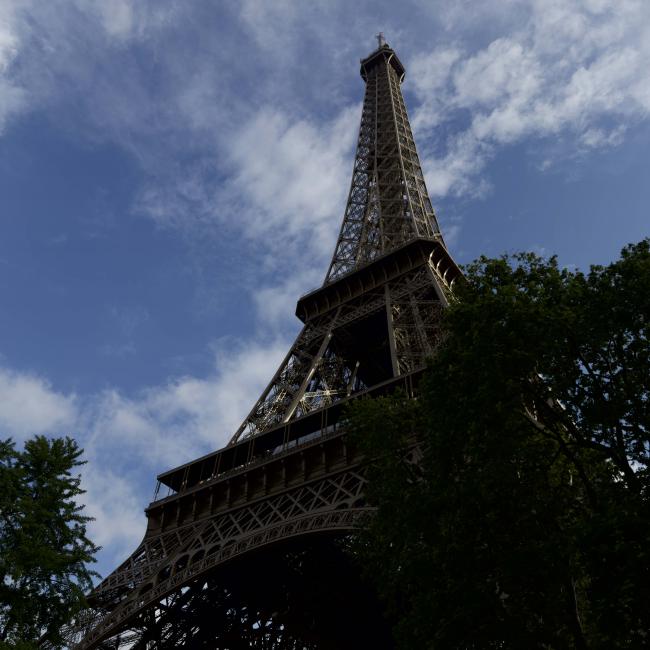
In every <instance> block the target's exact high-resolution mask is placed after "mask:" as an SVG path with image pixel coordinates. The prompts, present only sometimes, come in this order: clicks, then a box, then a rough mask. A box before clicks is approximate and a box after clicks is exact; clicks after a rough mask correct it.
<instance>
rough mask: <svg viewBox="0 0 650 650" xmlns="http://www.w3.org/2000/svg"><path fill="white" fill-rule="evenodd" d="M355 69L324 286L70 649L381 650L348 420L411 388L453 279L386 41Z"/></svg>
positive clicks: (303, 306)
mask: <svg viewBox="0 0 650 650" xmlns="http://www.w3.org/2000/svg"><path fill="white" fill-rule="evenodd" d="M361 76H362V78H363V79H364V81H365V82H366V91H365V98H364V104H363V112H362V116H361V127H360V131H359V140H358V146H357V152H356V156H355V161H354V169H353V173H352V184H351V188H350V192H349V196H348V201H347V206H346V209H345V214H344V218H343V223H342V226H341V230H340V234H339V238H338V241H337V244H336V248H335V251H334V255H333V257H332V262H331V264H330V266H329V269H328V271H327V275H326V277H325V281H324V283H323V286H322V287H321V288H319V289H318V290H316V291H313V292H311V293H309V294H307V295H305V296H303V297H302V298H300V300H299V301H298V305H297V308H296V315H297V316H298V317H299V318H300V319H301V320H302V321H303V323H304V327H303V329H302V331H301V332H300V334H299V335H298V337H297V339H296V341H295V343H294V344H293V346H292V347H291V349H290V350H289V353H288V354H287V356H286V357H285V359H284V361H283V362H282V364H281V365H280V368H279V369H278V371H277V372H276V373H275V375H274V376H273V378H272V380H271V382H270V383H269V385H268V386H267V388H266V389H265V390H264V392H263V393H262V395H261V396H260V398H259V400H258V401H257V402H256V404H255V405H254V406H253V408H252V410H251V411H250V413H249V415H248V416H247V417H246V419H245V420H244V422H243V423H242V425H241V426H240V427H239V429H238V430H237V431H236V432H235V434H234V436H233V437H232V439H231V441H230V442H229V444H228V445H227V446H226V447H224V448H223V449H220V450H218V451H216V452H214V453H212V454H209V455H208V456H205V457H203V458H199V459H197V460H195V461H193V462H191V463H188V464H186V465H183V466H181V467H179V468H176V469H174V470H171V471H169V472H166V473H164V474H161V475H160V476H159V477H158V479H159V483H158V487H159V488H161V487H162V488H165V489H167V491H168V494H167V495H166V496H164V497H161V496H160V493H159V491H158V489H157V491H156V497H155V499H154V501H153V502H152V503H151V504H150V505H149V507H148V508H147V511H146V512H147V522H148V526H147V531H146V534H145V536H144V539H143V541H142V542H141V544H140V545H139V547H138V548H137V549H136V550H135V551H134V553H133V554H132V555H131V556H130V557H129V558H128V559H127V560H126V561H125V562H124V563H123V564H122V565H121V566H119V567H118V568H117V569H116V570H115V571H114V572H113V573H112V574H111V575H109V576H108V577H107V578H106V579H105V580H104V581H103V582H102V583H101V584H100V585H98V586H97V588H96V589H95V590H94V592H93V594H92V595H91V604H92V608H91V609H89V610H87V611H85V612H83V613H82V614H81V615H80V616H79V617H78V619H77V620H76V621H73V622H72V623H71V625H70V628H69V630H68V635H69V643H70V646H71V647H75V648H78V649H79V650H81V649H84V650H89V649H91V648H126V647H128V648H139V649H145V648H147V649H151V648H156V649H161V650H162V649H166V648H172V647H174V648H175V647H179V646H185V647H188V648H189V647H191V648H223V649H226V648H229V649H230V648H233V649H234V648H269V649H270V648H273V649H275V648H296V649H297V648H301V649H311V648H358V647H362V646H363V647H376V648H381V647H390V641H389V640H388V635H387V634H386V629H385V623H383V622H382V620H381V616H380V615H379V614H378V609H377V607H376V604H375V603H374V600H373V598H372V596H371V595H370V594H369V593H368V592H367V591H366V590H365V587H364V586H363V584H362V583H361V582H359V580H358V579H357V577H356V576H355V571H354V569H352V568H351V567H349V566H348V565H347V564H346V559H345V557H346V556H345V554H344V553H342V552H341V549H340V545H341V544H342V543H344V541H345V539H346V538H347V537H348V536H349V535H350V534H351V533H352V532H353V531H354V529H355V528H356V527H357V526H358V525H359V522H360V521H361V520H362V519H363V518H364V517H366V516H368V515H369V513H371V512H372V508H371V507H370V506H369V505H368V504H367V503H366V501H365V498H364V486H365V482H366V481H365V469H364V468H365V461H364V459H363V458H362V457H361V456H360V455H359V453H358V451H357V450H356V449H354V447H353V446H351V445H350V442H349V440H348V437H347V435H346V429H345V420H344V417H343V415H342V414H343V413H344V407H345V405H346V404H347V403H348V402H349V401H350V400H352V399H357V398H359V397H360V396H363V395H380V394H385V393H389V392H392V391H394V390H395V389H396V388H397V387H398V386H401V387H402V388H403V389H404V390H405V391H406V392H407V394H409V395H413V394H414V393H415V391H416V390H417V384H418V380H419V377H420V375H421V372H422V368H423V367H424V365H425V361H426V358H427V357H429V356H431V355H432V354H433V353H434V350H435V347H436V344H437V342H438V341H439V336H440V334H439V322H440V311H441V309H443V308H444V307H445V305H447V304H448V301H449V299H450V296H451V291H452V286H453V283H454V281H455V280H456V279H457V278H458V277H459V275H460V271H459V270H458V267H457V266H456V264H455V263H454V262H453V260H452V259H451V257H450V255H449V253H448V252H447V249H446V247H445V244H444V241H443V239H442V236H441V234H440V230H439V227H438V223H437V221H436V218H435V216H434V213H433V209H432V207H431V201H430V200H429V196H428V193H427V189H426V185H425V182H424V176H423V174H422V169H421V167H420V162H419V159H418V155H417V152H416V149H415V143H414V141H413V135H412V133H411V128H410V125H409V121H408V117H407V114H406V108H405V105H404V100H403V97H402V93H401V89H400V86H401V83H402V81H403V79H404V67H403V66H402V64H401V62H400V61H399V59H398V57H397V55H396V54H395V52H394V51H393V50H392V49H391V48H390V47H389V46H388V45H387V44H386V43H385V42H384V41H383V38H380V42H379V47H378V49H377V50H376V51H375V52H373V53H372V54H371V55H370V56H368V57H367V58H366V59H364V60H362V61H361ZM316 583H317V584H318V587H317V588H316V587H315V584H316ZM319 596H320V597H319ZM335 621H339V622H345V625H343V624H340V625H339V624H336V623H335Z"/></svg>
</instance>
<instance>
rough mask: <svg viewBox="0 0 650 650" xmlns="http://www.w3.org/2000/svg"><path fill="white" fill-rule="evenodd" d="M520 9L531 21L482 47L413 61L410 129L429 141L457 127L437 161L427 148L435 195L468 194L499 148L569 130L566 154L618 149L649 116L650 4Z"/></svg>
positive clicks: (441, 51)
mask: <svg viewBox="0 0 650 650" xmlns="http://www.w3.org/2000/svg"><path fill="white" fill-rule="evenodd" d="M521 4H522V6H525V7H526V8H527V9H528V10H529V14H528V17H527V19H526V20H525V21H523V22H521V23H519V24H510V25H509V26H508V29H507V31H508V33H507V35H504V36H501V37H498V38H495V39H493V40H492V41H491V42H490V43H489V44H488V45H487V46H486V47H484V48H482V49H479V50H478V51H471V50H470V49H469V48H468V47H467V46H465V48H464V49H462V50H461V49H459V48H460V46H459V45H458V43H457V42H454V43H453V44H451V45H449V46H448V47H444V46H440V45H439V46H437V48H436V49H435V50H434V51H433V52H429V53H426V52H425V53H422V54H421V55H419V56H417V57H415V59H414V61H413V62H412V64H411V67H412V68H413V69H414V70H416V71H418V73H419V80H418V81H417V83H416V84H415V92H416V95H417V97H418V98H419V100H420V105H419V106H418V108H417V110H416V111H415V114H414V115H415V117H414V127H415V128H416V129H417V130H419V131H420V133H424V135H425V136H427V135H432V134H431V129H433V128H437V129H443V130H444V129H449V127H450V126H452V125H455V128H453V127H452V128H451V129H449V130H451V132H452V133H453V135H452V136H451V137H450V138H449V139H448V141H447V142H446V145H445V147H446V151H445V152H444V153H443V155H440V154H439V153H438V154H437V155H436V154H434V153H433V152H432V151H431V149H429V150H428V151H427V154H428V155H427V156H426V161H425V168H426V170H427V178H428V180H429V183H430V189H431V191H432V194H434V195H438V196H442V195H445V194H449V193H451V194H454V195H461V194H463V195H464V194H466V193H467V192H468V191H470V193H472V191H473V188H475V187H476V186H477V184H478V186H479V187H480V184H481V178H480V172H481V171H482V170H483V168H484V166H485V164H486V162H487V161H488V160H489V158H490V157H491V156H492V155H493V154H494V153H495V152H496V151H498V149H499V148H500V147H503V146H504V145H508V144H511V143H513V142H518V141H521V140H522V139H523V138H530V137H533V138H540V137H546V136H549V135H554V134H557V133H559V132H565V133H567V134H569V135H572V139H569V142H573V143H574V148H573V151H569V152H567V155H572V154H573V153H574V151H575V149H580V148H581V147H582V146H586V147H596V146H598V147H603V146H615V145H616V144H619V143H620V142H621V141H622V139H623V135H624V132H625V130H626V127H627V126H628V125H629V124H632V123H634V122H635V121H636V120H640V119H646V118H647V117H648V114H650V5H648V4H647V3H642V2H637V1H636V0H629V1H628V0H621V2H617V3H608V2H596V1H594V2H565V1H564V0H563V1H562V2H559V1H558V2H556V1H554V0H553V1H544V2H530V3H521ZM497 11H498V10H497ZM438 62H440V66H438V65H437V63H438ZM463 123H464V124H465V125H466V126H464V127H463V126H462V125H463ZM459 124H460V125H461V128H460V129H459V128H458V125H459ZM443 144H445V143H443Z"/></svg>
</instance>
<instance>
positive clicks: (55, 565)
mask: <svg viewBox="0 0 650 650" xmlns="http://www.w3.org/2000/svg"><path fill="white" fill-rule="evenodd" d="M81 454H82V450H81V449H79V447H78V446H77V443H76V442H75V441H74V440H73V439H71V438H55V439H48V438H46V437H44V436H36V437H34V438H32V439H31V440H28V441H27V442H26V443H25V447H24V450H23V451H18V450H16V448H15V445H14V443H13V442H12V441H11V440H4V441H0V647H18V648H32V647H36V645H37V643H38V641H39V640H41V641H44V640H47V641H48V642H49V643H50V644H51V645H50V647H57V646H60V645H61V644H62V643H63V641H62V639H61V636H60V632H61V630H62V628H63V626H64V624H65V623H67V622H68V621H69V620H70V618H71V617H72V616H73V615H74V614H75V613H76V612H77V611H79V610H80V609H81V608H82V607H83V606H84V605H85V599H84V592H86V591H87V590H89V589H90V588H91V586H92V578H93V577H94V576H95V575H96V573H95V572H93V571H91V570H90V569H89V568H88V565H89V564H90V563H92V562H94V561H95V560H94V555H95V553H96V552H97V551H98V550H99V549H98V547H96V546H95V545H94V544H93V543H92V542H91V541H90V540H89V539H88V538H87V536H86V524H87V523H88V521H89V520H90V518H89V517H86V516H85V515H83V514H82V510H83V507H84V506H83V505H81V504H80V503H79V501H78V498H79V497H80V496H81V495H82V494H84V490H82V489H81V488H80V478H79V476H76V475H74V474H73V473H74V471H75V470H76V469H77V468H78V467H79V466H80V465H83V464H84V461H81V460H80V457H81Z"/></svg>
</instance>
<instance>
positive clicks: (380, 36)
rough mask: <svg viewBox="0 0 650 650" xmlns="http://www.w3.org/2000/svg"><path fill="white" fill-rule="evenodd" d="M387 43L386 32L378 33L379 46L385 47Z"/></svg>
mask: <svg viewBox="0 0 650 650" xmlns="http://www.w3.org/2000/svg"><path fill="white" fill-rule="evenodd" d="M384 45H386V39H385V38H384V32H379V34H377V47H384Z"/></svg>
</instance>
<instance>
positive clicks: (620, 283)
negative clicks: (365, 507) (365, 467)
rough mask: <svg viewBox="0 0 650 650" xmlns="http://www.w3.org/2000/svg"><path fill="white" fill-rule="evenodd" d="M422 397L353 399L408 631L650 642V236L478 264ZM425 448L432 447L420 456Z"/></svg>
mask: <svg viewBox="0 0 650 650" xmlns="http://www.w3.org/2000/svg"><path fill="white" fill-rule="evenodd" d="M457 298H458V300H457V301H456V302H455V303H454V304H453V305H452V306H451V307H450V308H449V309H448V310H447V311H446V314H445V316H444V330H445V336H444V339H443V341H442V343H441V344H440V346H439V348H438V350H437V352H436V355H435V357H434V359H432V360H431V363H430V367H429V368H428V370H427V373H426V376H425V378H424V379H423V381H422V384H421V388H420V396H419V399H418V400H407V399H406V398H405V397H404V396H403V395H399V394H398V395H395V396H393V397H389V398H383V399H380V400H376V401H373V400H366V401H361V402H359V403H358V404H357V405H355V406H354V407H353V409H352V410H351V413H350V418H351V424H352V429H353V430H354V432H355V435H356V438H357V440H358V442H359V444H361V445H362V446H363V448H364V450H365V453H366V454H368V455H370V456H371V457H373V458H375V459H376V462H375V463H374V464H373V466H372V470H371V475H370V487H369V496H370V499H371V501H372V502H373V503H374V504H376V505H377V506H378V512H377V516H375V517H373V518H372V519H371V520H370V521H369V523H368V526H367V529H366V530H365V531H364V533H363V534H362V535H361V536H360V538H359V543H358V545H357V552H358V553H359V554H360V556H361V558H362V560H363V563H364V566H365V567H366V568H367V570H368V573H369V575H370V576H372V577H374V579H375V581H376V584H377V586H378V589H379V591H380V593H381V595H382V596H383V598H384V599H385V601H386V603H387V605H388V609H389V612H390V613H391V615H392V617H393V619H394V620H395V621H396V622H397V623H396V638H397V639H398V641H399V642H400V644H401V646H402V647H404V648H435V649H448V648H449V649H461V648H462V649H469V648H477V649H478V648H603V649H605V648H608V649H609V648H640V647H645V646H647V645H650V607H648V603H650V507H649V506H650V484H649V480H650V478H649V473H648V460H649V458H650V403H649V394H650V337H649V328H650V242H649V240H645V241H642V242H640V243H639V244H636V245H630V246H628V247H627V248H625V249H624V250H623V252H622V256H621V258H620V259H619V260H618V261H616V262H614V263H612V264H610V265H609V266H604V267H603V266H594V267H592V268H591V270H590V272H589V273H587V274H583V273H580V272H570V271H569V270H567V269H561V268H559V267H558V265H557V262H556V260H555V259H554V258H553V259H550V260H547V261H546V260H543V259H541V258H539V257H537V256H535V255H532V254H520V255H516V256H514V257H503V258H500V259H487V258H480V259H479V260H478V261H477V262H475V263H473V264H471V265H470V266H469V267H468V268H467V269H466V280H465V281H464V282H463V283H462V285H461V286H460V287H458V290H457ZM414 453H415V454H416V455H417V454H419V455H420V460H419V461H418V462H413V455H414Z"/></svg>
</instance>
